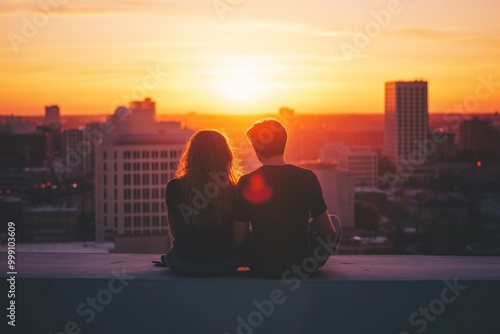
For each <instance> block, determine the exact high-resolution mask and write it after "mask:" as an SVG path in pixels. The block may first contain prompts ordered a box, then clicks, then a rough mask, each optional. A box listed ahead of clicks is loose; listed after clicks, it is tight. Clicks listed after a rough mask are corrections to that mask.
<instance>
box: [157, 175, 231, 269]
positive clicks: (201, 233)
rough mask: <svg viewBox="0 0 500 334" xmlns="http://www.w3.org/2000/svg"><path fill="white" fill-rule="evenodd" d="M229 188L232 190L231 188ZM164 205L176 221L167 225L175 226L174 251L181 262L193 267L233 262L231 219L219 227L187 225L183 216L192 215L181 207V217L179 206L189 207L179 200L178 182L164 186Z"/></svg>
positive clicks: (180, 183)
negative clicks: (196, 264)
mask: <svg viewBox="0 0 500 334" xmlns="http://www.w3.org/2000/svg"><path fill="white" fill-rule="evenodd" d="M228 187H232V188H233V189H234V186H233V185H228ZM165 201H166V202H167V208H168V210H169V211H170V212H171V213H173V215H174V217H175V221H171V222H170V224H174V226H172V228H173V229H174V230H175V233H176V236H175V240H174V248H175V251H176V252H177V254H178V255H179V257H180V258H182V259H183V260H186V261H189V262H193V263H221V262H225V261H228V260H230V259H231V258H234V253H235V249H234V244H233V239H232V220H231V219H229V220H228V221H227V222H226V223H225V224H224V225H223V226H222V227H219V226H215V225H214V226H210V225H209V226H204V227H196V226H194V225H193V224H191V223H189V222H186V219H185V218H184V216H189V215H191V214H195V213H194V212H191V213H190V212H189V209H188V208H187V207H186V206H183V210H184V216H183V214H182V213H181V206H182V205H188V204H186V203H185V202H184V201H183V200H182V182H181V179H172V180H170V182H169V183H168V184H167V189H166V192H165ZM188 206H189V205H188ZM192 209H193V210H198V209H196V208H192Z"/></svg>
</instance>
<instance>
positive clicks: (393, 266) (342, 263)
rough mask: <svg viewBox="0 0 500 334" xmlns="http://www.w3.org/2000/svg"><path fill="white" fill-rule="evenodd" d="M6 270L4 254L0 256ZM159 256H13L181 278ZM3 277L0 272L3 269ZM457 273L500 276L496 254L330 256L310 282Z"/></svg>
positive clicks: (43, 269)
mask: <svg viewBox="0 0 500 334" xmlns="http://www.w3.org/2000/svg"><path fill="white" fill-rule="evenodd" d="M0 257H1V262H2V267H4V268H6V266H7V264H6V260H7V255H6V254H5V253H4V255H1V256H0ZM152 260H159V255H154V254H147V255H145V254H61V253H18V254H16V269H17V277H19V278H108V277H112V273H111V271H112V270H113V269H114V270H125V272H127V273H129V274H131V275H134V276H136V278H137V279H141V280H157V279H162V280H179V279H181V280H186V279H195V280H196V279H197V278H186V277H179V276H175V275H173V274H172V273H170V271H169V269H168V268H165V267H155V266H154V265H153V264H152V263H151V261H152ZM2 275H3V276H6V272H5V271H3V273H2ZM454 277H459V278H460V279H462V280H494V281H499V280H500V257H458V256H398V255H382V256H378V255H370V256H360V255H353V256H348V255H342V256H332V257H330V259H329V260H328V262H327V264H326V265H325V266H324V267H322V268H321V269H320V272H319V273H317V274H316V275H314V277H312V278H311V280H320V281H391V280H401V281H415V280H444V279H450V278H454ZM205 279H208V280H220V279H224V280H232V279H234V280H241V279H243V280H245V279H252V280H254V279H255V278H253V277H252V276H251V275H250V273H249V272H238V273H236V274H235V275H234V276H232V277H225V278H205Z"/></svg>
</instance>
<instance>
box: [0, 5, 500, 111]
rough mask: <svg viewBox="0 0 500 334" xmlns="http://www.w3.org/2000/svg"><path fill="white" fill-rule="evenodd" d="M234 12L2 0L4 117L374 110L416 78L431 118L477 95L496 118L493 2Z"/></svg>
mask: <svg viewBox="0 0 500 334" xmlns="http://www.w3.org/2000/svg"><path fill="white" fill-rule="evenodd" d="M217 3H218V4H219V5H220V3H226V5H225V7H224V6H222V7H216V6H215V4H217ZM233 3H235V2H233ZM238 3H240V5H239V6H236V5H234V6H233V7H228V5H227V2H224V1H219V2H217V1H200V0H192V1H190V2H179V1H174V0H172V1H167V2H165V1H161V2H160V1H149V2H147V3H136V2H132V1H120V2H118V1H109V2H106V3H100V2H97V1H85V2H84V1H80V0H75V1H71V2H67V1H62V0H54V1H52V2H50V1H48V0H47V1H41V2H40V3H34V2H30V1H7V2H4V3H3V4H2V5H0V15H1V16H2V17H3V21H4V24H3V25H2V28H0V29H1V30H0V33H1V34H2V35H3V36H4V37H5V38H3V39H2V42H0V57H2V60H3V64H4V66H5V67H4V70H3V71H2V74H3V79H4V80H2V83H0V89H1V90H2V91H3V93H4V94H5V97H4V101H3V102H4V103H3V107H2V108H1V109H0V114H1V115H8V114H14V115H23V116H29V115H40V114H42V112H43V106H45V105H52V104H57V105H59V106H60V107H61V113H62V115H82V114H109V113H112V111H113V110H114V109H115V108H116V107H117V106H118V105H126V104H127V103H128V101H129V100H142V99H143V98H145V97H146V96H154V98H155V100H156V101H157V102H158V115H164V114H185V113H188V112H192V111H196V112H198V113H206V114H249V113H250V114H263V113H269V112H274V111H275V110H277V109H278V108H279V107H280V106H282V105H289V106H290V107H292V108H294V109H295V110H297V112H298V113H304V114H306V113H312V114H321V113H380V114H381V113H383V111H384V100H383V91H384V82H387V81H399V80H416V79H423V80H426V81H428V82H430V87H429V93H430V98H429V112H430V113H434V112H447V111H448V110H454V109H456V107H455V106H456V105H462V104H464V101H466V99H467V98H470V97H475V96H477V92H478V89H479V90H480V96H486V92H487V93H489V95H488V97H487V98H480V99H479V103H472V102H471V104H470V108H469V109H470V111H468V112H470V113H490V112H495V111H497V110H499V109H500V107H499V106H500V89H498V86H499V85H500V84H499V82H500V68H499V67H498V62H497V58H498V52H499V45H500V40H499V38H498V36H499V35H500V34H499V33H498V32H499V31H500V23H499V22H498V20H497V18H496V15H495V14H496V13H497V12H498V10H495V9H496V8H498V6H499V4H498V3H497V2H495V1H493V0H487V1H485V2H483V5H482V6H477V5H475V4H473V3H460V4H457V3H454V2H451V1H449V0H440V1H438V2H433V3H427V4H426V3H417V2H410V1H397V0H394V1H372V2H369V3H368V2H366V1H364V2H362V1H354V2H350V3H348V4H347V3H341V4H336V3H329V2H328V1H318V2H316V3H314V5H311V4H310V3H305V2H295V3H292V4H290V3H285V2H284V1H276V2H273V4H269V3H267V2H265V1H261V0H256V1H251V2H250V1H244V0H242V1H240V2H238ZM49 4H51V5H49ZM54 4H56V5H57V6H55V5H54ZM217 8H218V9H217ZM444 11H446V13H447V15H442V14H443V12H444ZM30 29H31V30H30ZM370 29H372V30H370ZM366 31H371V32H370V33H368V34H365V33H366ZM360 32H363V33H360ZM485 82H486V84H485ZM488 83H489V85H488ZM478 87H479V88H478ZM480 87H482V88H480ZM360 96H362V97H363V98H360ZM473 102H474V101H473ZM466 106H467V104H466Z"/></svg>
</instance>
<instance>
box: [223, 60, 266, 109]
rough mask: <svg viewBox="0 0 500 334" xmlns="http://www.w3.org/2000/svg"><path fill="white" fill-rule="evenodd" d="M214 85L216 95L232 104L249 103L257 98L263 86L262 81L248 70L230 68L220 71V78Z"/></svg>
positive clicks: (238, 67) (239, 67) (237, 67)
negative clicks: (232, 102)
mask: <svg viewBox="0 0 500 334" xmlns="http://www.w3.org/2000/svg"><path fill="white" fill-rule="evenodd" d="M219 79H220V81H218V82H216V83H215V84H214V88H215V89H216V90H217V93H218V94H219V95H220V96H222V97H223V98H225V99H228V100H230V101H234V102H249V101H252V100H255V99H257V98H258V97H259V95H260V93H261V90H262V87H263V85H264V83H263V81H262V79H261V78H260V77H258V76H257V75H256V74H255V73H252V71H251V70H250V69H249V68H245V67H243V66H231V67H229V68H228V69H226V70H223V71H221V75H220V78H218V80H219Z"/></svg>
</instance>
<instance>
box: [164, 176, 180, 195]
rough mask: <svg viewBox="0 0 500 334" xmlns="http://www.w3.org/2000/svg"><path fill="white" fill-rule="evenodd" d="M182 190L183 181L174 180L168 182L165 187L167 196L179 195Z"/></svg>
mask: <svg viewBox="0 0 500 334" xmlns="http://www.w3.org/2000/svg"><path fill="white" fill-rule="evenodd" d="M181 189H182V179H180V178H173V179H171V180H170V181H168V183H167V186H166V187H165V191H166V193H167V194H169V193H170V194H172V193H178V192H179V191H181Z"/></svg>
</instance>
